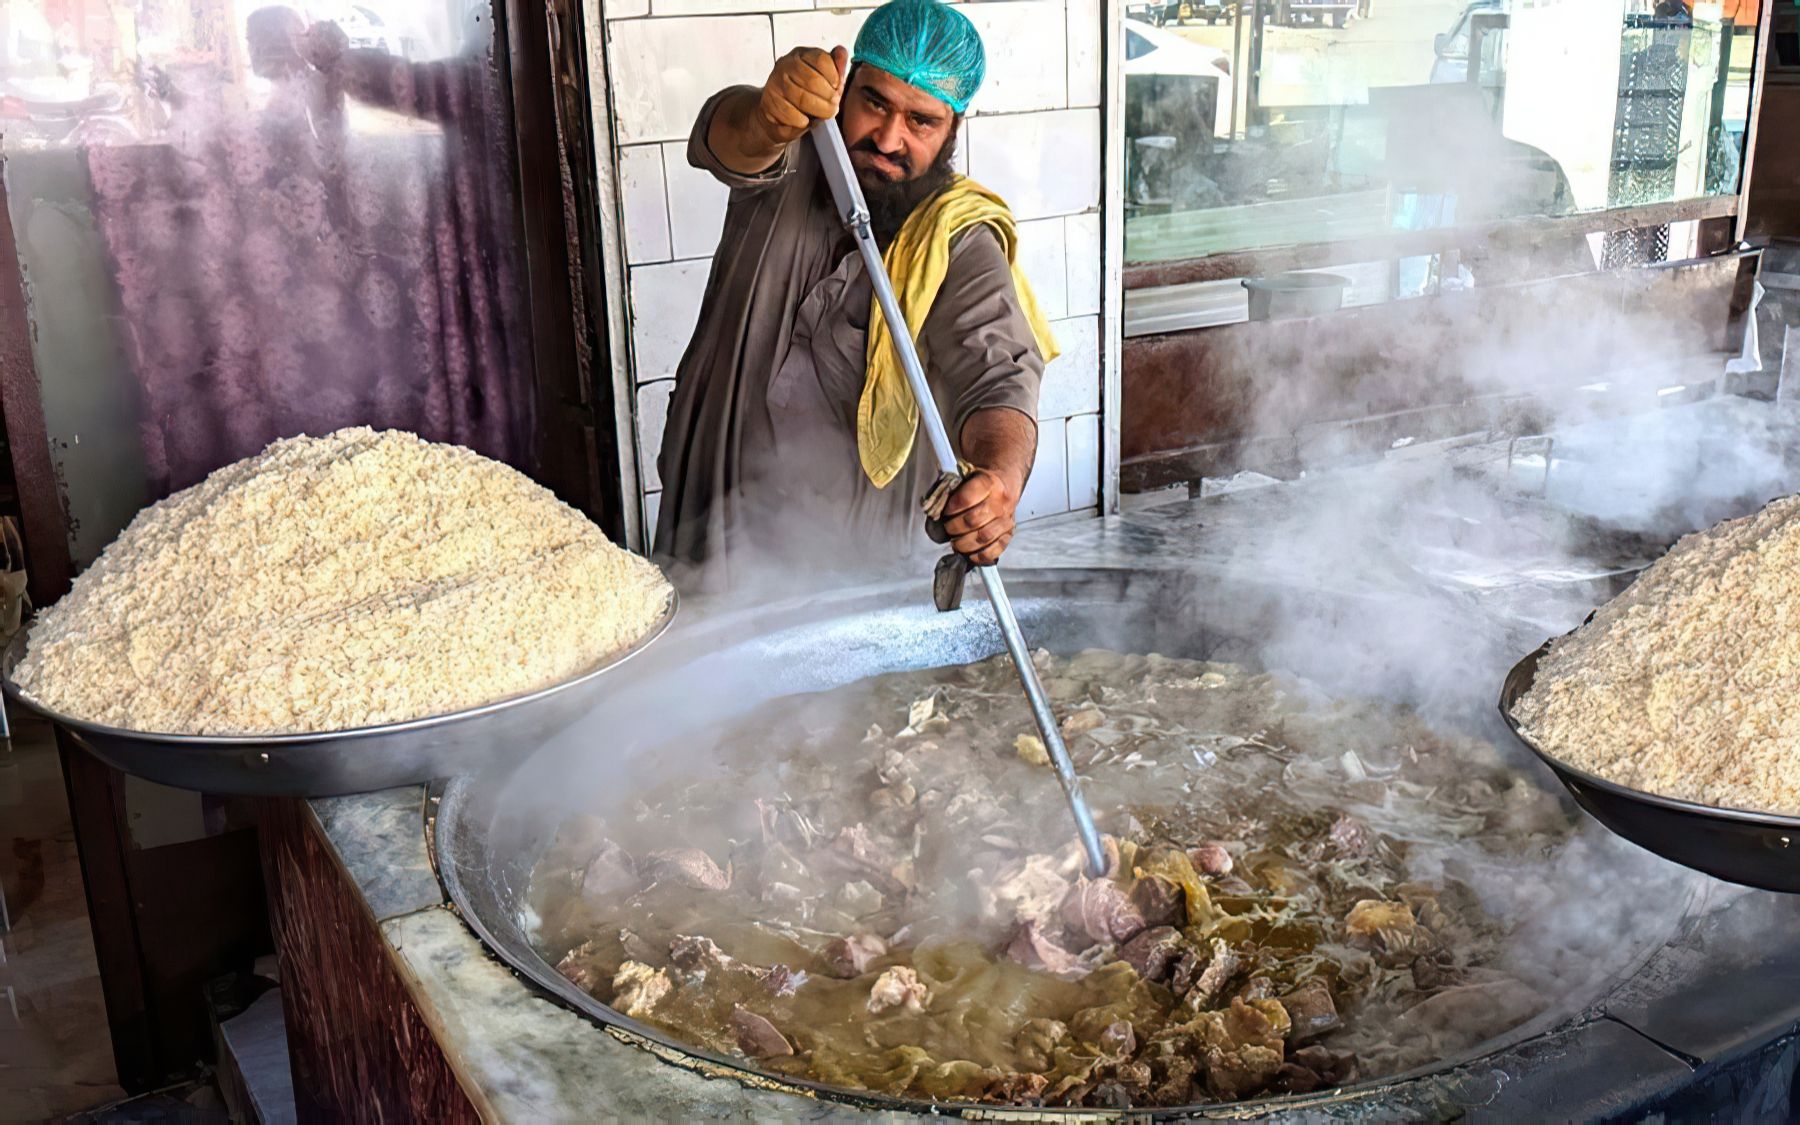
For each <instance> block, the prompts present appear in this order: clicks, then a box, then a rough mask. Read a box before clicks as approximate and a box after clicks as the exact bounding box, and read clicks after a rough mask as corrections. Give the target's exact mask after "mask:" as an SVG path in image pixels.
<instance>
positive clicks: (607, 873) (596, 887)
mask: <svg viewBox="0 0 1800 1125" xmlns="http://www.w3.org/2000/svg"><path fill="white" fill-rule="evenodd" d="M642 885H643V884H642V881H641V880H640V879H639V878H638V872H637V865H636V864H635V863H633V862H632V860H631V855H630V853H629V852H627V851H626V850H625V849H624V848H621V847H620V846H619V845H618V844H615V843H614V842H613V841H611V840H608V841H606V842H605V843H604V844H602V845H601V846H600V851H599V853H598V854H596V855H595V856H594V858H593V859H590V860H588V865H587V866H586V867H585V868H583V869H582V872H581V897H582V898H585V899H590V900H592V899H605V898H610V897H611V896H613V895H621V894H630V893H631V892H632V891H635V890H637V889H638V888H639V887H640V886H642Z"/></svg>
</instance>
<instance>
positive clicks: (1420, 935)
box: [1344, 898, 1431, 955]
mask: <svg viewBox="0 0 1800 1125" xmlns="http://www.w3.org/2000/svg"><path fill="white" fill-rule="evenodd" d="M1344 931H1345V933H1346V934H1347V935H1348V936H1349V938H1350V944H1352V945H1356V946H1360V947H1361V948H1364V949H1373V950H1378V951H1381V952H1387V953H1396V954H1415V955H1416V954H1418V953H1421V952H1423V951H1425V950H1426V949H1428V948H1430V946H1431V935H1430V934H1429V933H1428V932H1426V931H1425V930H1423V929H1421V928H1420V926H1419V922H1418V919H1416V918H1414V917H1413V912H1412V910H1411V909H1410V908H1409V907H1408V906H1407V905H1406V904H1405V903H1403V902H1383V901H1381V900H1380V899H1371V898H1365V899H1363V900H1362V901H1360V902H1358V903H1357V904H1356V905H1355V906H1353V907H1351V908H1350V913H1349V914H1348V915H1347V916H1345V918H1344Z"/></svg>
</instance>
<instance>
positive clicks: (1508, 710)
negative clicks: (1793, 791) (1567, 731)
mask: <svg viewBox="0 0 1800 1125" xmlns="http://www.w3.org/2000/svg"><path fill="white" fill-rule="evenodd" d="M1554 643H1555V642H1554V641H1545V642H1544V643H1543V644H1542V645H1541V646H1539V647H1538V649H1537V650H1536V651H1535V652H1533V653H1532V654H1531V655H1529V656H1527V657H1526V658H1525V659H1523V660H1521V661H1519V663H1518V664H1516V665H1514V667H1513V670H1512V671H1511V672H1509V673H1507V676H1506V680H1505V682H1504V683H1503V684H1502V685H1501V688H1500V717H1501V718H1502V719H1504V720H1505V721H1506V725H1507V727H1508V728H1509V729H1511V730H1512V732H1513V734H1514V735H1515V736H1516V737H1517V738H1518V740H1519V741H1520V742H1522V743H1524V744H1525V746H1526V748H1527V749H1529V750H1530V751H1531V752H1532V753H1533V754H1536V755H1537V756H1538V757H1539V758H1542V759H1543V761H1544V764H1546V765H1548V766H1549V767H1550V768H1551V770H1553V771H1554V772H1555V773H1556V776H1557V779H1558V780H1560V781H1561V782H1562V783H1563V787H1564V788H1566V789H1567V790H1568V791H1569V795H1570V796H1572V797H1574V798H1575V803H1576V804H1578V805H1580V806H1581V807H1582V808H1584V809H1586V810H1587V811H1588V812H1589V813H1590V814H1592V815H1593V817H1594V819H1595V820H1598V821H1599V822H1600V823H1601V824H1604V825H1605V826H1606V827H1608V828H1610V829H1612V830H1613V831H1614V832H1616V833H1618V834H1619V835H1620V836H1623V837H1624V838H1625V839H1627V840H1630V841H1631V842H1632V843H1634V844H1636V845H1637V846H1639V847H1640V848H1644V849H1646V850H1648V851H1652V852H1655V853H1656V854H1657V855H1660V856H1662V857H1663V858H1664V859H1667V860H1672V861H1674V862H1676V863H1679V864H1681V865H1682V866H1684V867H1691V868H1693V869H1694V870H1696V871H1704V872H1706V873H1707V874H1708V875H1711V876H1713V877H1715V878H1718V879H1723V880H1725V881H1726V882H1728V883H1739V884H1742V885H1743V886H1746V887H1760V888H1762V889H1763V890H1767V891H1783V892H1786V893H1788V894H1800V817H1796V816H1779V815H1777V814H1775V813H1764V812H1752V811H1750V810H1747V809H1723V808H1714V807H1712V806H1710V805H1701V804H1696V803H1694V802H1692V801H1680V800H1676V799H1675V798H1673V797H1661V796H1658V795H1657V794H1655V793H1645V792H1643V791H1641V790H1637V789H1630V788H1627V787H1625V786H1623V785H1620V784H1619V783H1617V782H1614V781H1607V780H1606V779H1605V778H1602V777H1596V776H1594V775H1593V774H1591V773H1588V772H1586V771H1585V770H1578V769H1576V768H1575V767H1574V766H1571V765H1569V764H1567V763H1566V762H1563V761H1561V760H1559V759H1558V758H1557V757H1556V756H1555V755H1553V754H1551V753H1549V752H1548V751H1546V750H1545V749H1544V748H1543V747H1541V746H1539V745H1538V744H1537V743H1536V742H1534V741H1533V740H1532V739H1531V738H1530V737H1528V736H1527V735H1526V734H1525V732H1524V731H1523V730H1522V729H1520V727H1519V723H1518V720H1516V719H1514V718H1513V715H1512V710H1513V706H1514V705H1515V704H1516V703H1518V701H1519V700H1520V699H1522V698H1523V697H1524V695H1525V693H1526V692H1528V691H1530V690H1531V685H1532V682H1533V680H1535V679H1536V677H1537V667H1538V661H1539V660H1541V659H1543V656H1544V654H1545V653H1547V652H1549V651H1550V646H1551V645H1552V644H1554Z"/></svg>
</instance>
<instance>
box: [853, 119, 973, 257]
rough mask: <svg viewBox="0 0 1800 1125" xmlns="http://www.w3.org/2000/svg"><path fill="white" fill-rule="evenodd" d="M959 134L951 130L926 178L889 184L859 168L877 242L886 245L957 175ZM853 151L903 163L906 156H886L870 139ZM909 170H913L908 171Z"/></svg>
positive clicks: (877, 175) (876, 173)
mask: <svg viewBox="0 0 1800 1125" xmlns="http://www.w3.org/2000/svg"><path fill="white" fill-rule="evenodd" d="M956 137H957V131H956V130H954V129H953V130H952V131H951V133H950V135H949V136H948V137H946V138H944V147H943V148H940V149H939V150H938V154H937V158H936V159H935V160H933V161H932V162H931V167H929V168H927V169H925V172H924V174H923V175H920V176H916V177H913V178H912V179H906V180H898V181H890V180H887V179H884V178H883V177H882V176H881V174H880V173H878V172H873V171H867V170H864V169H860V168H859V169H857V172H856V179H857V182H858V183H860V184H861V185H862V191H863V199H864V200H866V201H867V202H868V204H869V226H870V227H871V228H872V229H873V230H874V232H875V241H876V242H877V243H879V244H880V245H882V246H883V247H885V246H887V244H888V243H890V242H892V241H893V240H894V236H895V235H897V234H899V233H900V228H901V226H902V225H904V224H905V222H906V219H907V216H909V215H911V214H912V213H913V209H914V208H916V207H918V205H919V204H921V203H923V202H925V201H926V200H927V199H930V198H931V197H932V196H934V195H936V194H937V193H938V192H939V191H941V190H942V189H943V188H944V187H945V186H946V185H947V184H949V182H950V180H951V179H952V178H953V177H954V176H955V175H956V169H955V167H954V166H953V165H954V161H955V158H956ZM850 151H852V152H866V153H869V154H870V155H872V156H884V157H886V158H887V159H889V160H896V161H904V160H905V158H904V157H898V158H897V157H894V156H892V155H890V154H887V153H883V152H882V151H881V150H880V149H879V148H877V147H875V142H874V141H873V140H871V139H870V138H868V137H864V138H863V139H862V140H860V141H858V142H856V144H854V145H852V146H851V147H850ZM908 171H910V169H908Z"/></svg>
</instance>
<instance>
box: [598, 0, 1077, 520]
mask: <svg viewBox="0 0 1800 1125" xmlns="http://www.w3.org/2000/svg"><path fill="white" fill-rule="evenodd" d="M873 6H874V3H873V2H871V0H855V2H852V3H848V4H837V3H833V4H831V5H829V6H827V5H826V4H824V3H821V4H819V5H818V6H817V7H815V6H814V5H813V4H811V3H808V2H806V0H620V2H613V3H607V4H605V5H603V16H604V26H605V29H606V35H605V39H606V49H607V58H606V60H605V61H606V64H607V66H606V72H607V74H608V85H609V94H610V103H611V106H612V108H613V110H614V119H613V121H612V128H613V141H614V143H615V145H616V150H615V154H614V155H615V164H614V167H615V169H616V177H617V186H618V199H619V210H620V214H619V215H618V216H617V220H618V228H619V230H620V234H621V239H620V241H621V242H622V244H623V248H624V251H625V256H626V264H627V267H628V268H627V271H626V274H625V285H624V288H625V293H624V295H623V296H624V300H625V302H626V307H627V309H628V313H629V321H628V322H629V324H630V339H631V349H632V356H631V364H630V371H631V386H630V387H629V388H622V389H625V390H629V392H630V393H629V394H628V395H624V396H621V397H622V400H628V401H632V402H633V403H634V406H635V409H636V426H635V433H636V436H637V444H638V454H639V458H640V462H639V464H640V476H641V480H642V483H643V491H644V503H645V514H646V518H647V527H649V528H653V527H654V520H655V512H656V508H657V502H658V499H659V494H660V489H661V482H660V481H659V480H658V479H657V477H656V471H655V459H656V454H657V450H658V449H659V447H660V445H661V442H662V433H663V423H664V419H665V415H666V413H667V409H668V400H669V392H670V390H671V388H672V386H673V383H672V380H673V378H674V375H675V368H676V365H677V364H678V363H679V361H680V358H681V353H682V351H683V349H684V348H685V347H686V344H687V341H688V337H689V336H690V335H691V334H692V332H693V328H694V324H695V321H696V320H697V318H698V316H699V308H700V298H701V293H702V290H703V289H704V286H705V284H706V276H707V271H708V267H709V265H710V260H711V256H712V252H713V249H714V247H715V245H716V244H717V241H718V237H719V230H720V226H721V224H722V223H723V220H724V212H725V201H726V192H725V189H724V188H723V187H722V186H721V185H719V184H718V183H716V182H714V181H713V180H712V179H711V178H710V177H709V176H706V175H704V174H703V173H699V172H696V171H694V170H693V169H691V168H689V167H688V165H687V157H686V151H685V141H686V138H687V134H688V130H689V128H690V127H691V125H692V123H693V119H694V117H695V115H696V114H697V113H698V111H699V109H700V106H701V104H702V103H703V102H704V101H705V99H706V98H707V97H708V96H709V95H711V94H712V93H713V92H714V91H716V90H718V89H720V88H721V87H723V86H726V85H729V84H732V83H739V82H743V83H757V82H761V81H762V80H763V79H764V78H765V77H767V75H768V72H769V69H770V67H772V66H773V65H774V60H775V58H776V56H777V55H779V54H782V53H785V52H786V51H788V50H790V49H792V48H793V47H795V46H798V45H802V44H811V45H818V46H822V47H832V46H836V45H838V44H840V43H841V44H846V45H848V44H849V43H850V42H852V41H853V40H854V39H855V36H856V32H857V29H858V28H859V27H861V25H862V21H863V20H864V19H865V18H866V17H867V15H868V9H869V8H871V7H873ZM963 10H964V11H966V12H967V13H968V14H969V17H970V18H971V19H972V20H974V21H975V24H976V26H977V27H979V28H980V29H981V32H982V38H983V41H984V43H985V44H986V46H987V50H988V78H987V81H986V83H985V84H984V86H983V88H982V91H981V93H980V94H979V95H977V97H976V99H975V102H974V103H973V104H972V105H971V107H970V117H969V120H968V121H967V123H966V124H965V126H964V131H963V149H962V158H961V160H960V161H959V164H960V165H961V166H962V168H963V169H964V170H965V171H966V172H967V173H968V174H969V175H971V176H973V177H974V178H975V179H976V180H979V181H980V182H982V183H983V184H985V185H987V186H988V187H990V188H992V189H994V190H995V191H997V192H999V193H1000V195H1001V196H1002V197H1004V198H1005V199H1006V200H1007V201H1008V203H1009V204H1011V206H1012V208H1013V211H1014V214H1015V215H1016V216H1017V217H1018V218H1019V220H1020V222H1021V247H1020V253H1021V255H1022V256H1023V261H1024V269H1025V272H1026V275H1027V276H1028V277H1029V278H1030V279H1031V281H1032V286H1033V288H1034V289H1035V290H1036V292H1037V294H1038V297H1039V299H1040V300H1041V301H1042V303H1043V305H1044V307H1045V310H1046V313H1047V314H1048V315H1049V316H1050V317H1052V318H1053V320H1054V322H1055V330H1056V335H1057V339H1058V341H1059V343H1060V344H1061V346H1062V349H1063V355H1062V358H1060V359H1058V360H1057V361H1056V362H1055V363H1054V364H1052V365H1051V368H1050V370H1049V371H1048V372H1047V373H1046V377H1045V384H1044V391H1043V395H1042V401H1041V403H1040V406H1039V411H1038V413H1039V421H1038V424H1039V439H1038V459H1037V466H1036V468H1035V469H1034V471H1033V474H1032V479H1031V483H1030V485H1029V486H1028V488H1027V490H1026V496H1025V499H1024V502H1023V504H1022V506H1021V513H1022V514H1023V515H1024V517H1025V518H1027V519H1031V518H1039V517H1045V516H1052V515H1058V514H1061V513H1065V512H1068V511H1072V510H1082V509H1096V508H1097V506H1098V504H1099V496H1100V472H1101V465H1100V446H1101V430H1102V427H1101V418H1100V411H1101V393H1100V388H1101V371H1100V365H1101V363H1102V357H1103V355H1104V354H1105V352H1106V349H1105V348H1103V347H1102V346H1101V338H1100V337H1101V318H1100V311H1101V308H1100V306H1101V286H1102V276H1103V275H1102V268H1101V252H1102V246H1101V230H1102V224H1101V180H1102V177H1101V163H1102V153H1101V120H1102V111H1101V109H1100V103H1101V90H1102V87H1103V74H1102V70H1101V50H1100V42H1101V30H1102V28H1101V22H1102V19H1103V18H1104V17H1103V14H1102V13H1103V11H1104V8H1103V5H1102V4H1101V3H1100V2H1099V0H988V2H976V3H967V4H965V6H964V9H963ZM597 70H598V68H597ZM647 535H648V532H647Z"/></svg>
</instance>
